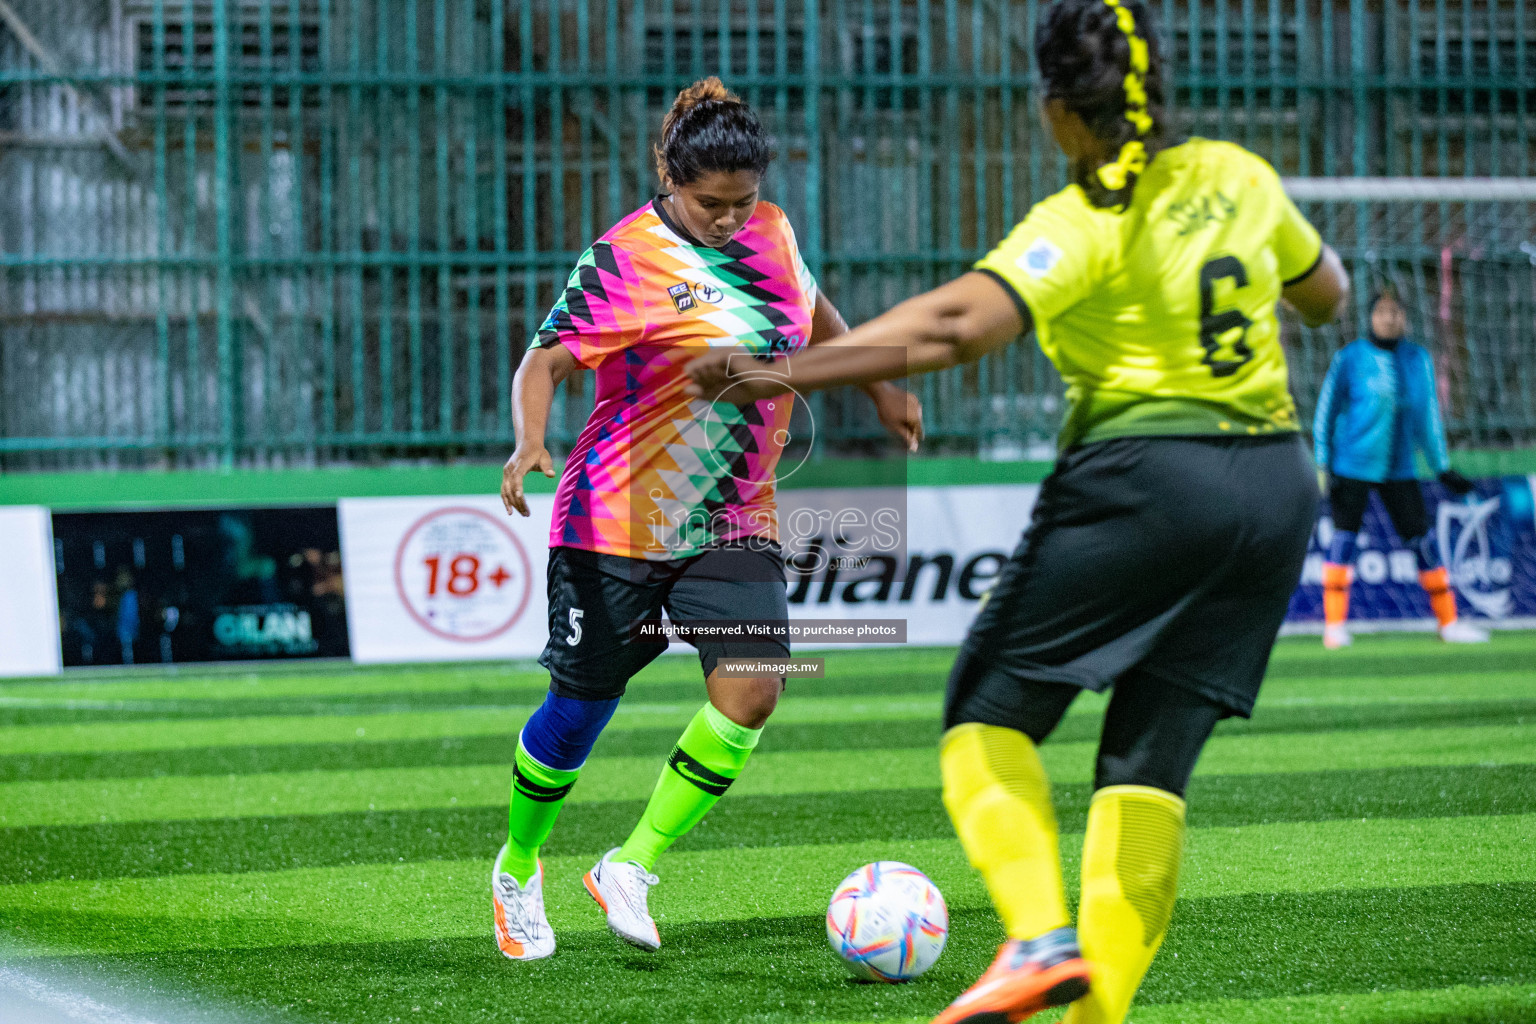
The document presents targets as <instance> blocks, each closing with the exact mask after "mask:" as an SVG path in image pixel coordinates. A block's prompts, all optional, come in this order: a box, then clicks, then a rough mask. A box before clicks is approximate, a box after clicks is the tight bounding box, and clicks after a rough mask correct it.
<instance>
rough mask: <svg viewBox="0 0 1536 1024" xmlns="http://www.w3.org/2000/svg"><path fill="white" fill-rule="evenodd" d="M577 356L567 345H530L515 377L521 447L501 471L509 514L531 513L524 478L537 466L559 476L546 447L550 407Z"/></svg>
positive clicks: (516, 424) (514, 421) (514, 410)
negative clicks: (545, 434) (545, 437)
mask: <svg viewBox="0 0 1536 1024" xmlns="http://www.w3.org/2000/svg"><path fill="white" fill-rule="evenodd" d="M577 365H578V364H577V362H576V357H575V356H574V355H572V354H571V351H570V350H569V349H567V348H566V347H565V346H564V345H551V346H548V347H547V348H530V349H529V350H528V351H527V352H526V353H524V355H523V361H522V363H520V364H519V365H518V367H517V375H516V376H514V377H513V378H512V427H513V429H514V430H515V431H516V435H517V448H516V450H515V451H513V452H512V457H511V458H510V459H508V460H507V464H506V465H505V466H504V467H502V470H501V503H502V504H503V505H505V506H506V508H507V514H508V515H511V514H512V513H513V512H514V511H516V512H518V513H519V514H521V515H523V516H527V515H528V499H527V497H526V496H525V495H524V494H523V477H525V476H527V475H528V473H529V471H530V470H534V469H537V470H539V471H540V472H541V473H543V474H544V475H545V476H547V477H553V476H554V475H555V463H554V459H552V458H551V457H550V454H549V450H548V449H547V448H545V447H544V431H545V428H546V427H547V426H548V425H549V409H550V406H551V404H552V403H553V402H554V399H555V388H556V387H557V386H558V385H559V384H560V382H561V381H563V380H565V378H567V377H569V376H570V375H571V371H572V370H574V369H576V367H577Z"/></svg>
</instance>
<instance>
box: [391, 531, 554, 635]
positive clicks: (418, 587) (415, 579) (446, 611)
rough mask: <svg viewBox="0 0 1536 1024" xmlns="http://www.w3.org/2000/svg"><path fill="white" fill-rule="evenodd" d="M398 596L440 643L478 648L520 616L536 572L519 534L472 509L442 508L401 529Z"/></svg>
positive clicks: (396, 571)
mask: <svg viewBox="0 0 1536 1024" xmlns="http://www.w3.org/2000/svg"><path fill="white" fill-rule="evenodd" d="M395 590H396V592H398V593H399V595H400V602H401V603H402V604H404V605H405V610H406V611H408V612H410V614H411V618H413V619H415V620H416V621H417V622H418V623H420V624H421V626H422V628H423V629H425V630H427V631H428V632H429V633H433V634H435V635H437V636H440V637H442V638H443V639H445V640H457V641H459V642H461V643H478V642H480V641H483V640H489V639H491V638H492V637H497V636H500V635H501V634H502V633H505V632H506V631H507V630H509V629H511V628H512V626H513V625H514V624H516V622H517V620H518V619H520V618H522V615H523V612H524V611H525V610H526V609H527V607H528V599H529V597H530V596H532V593H533V567H532V565H531V564H530V563H529V561H528V552H527V551H526V550H525V549H524V548H523V544H522V542H521V541H519V540H518V539H517V535H516V534H515V533H513V532H512V530H511V529H510V528H508V526H507V524H506V523H503V522H500V521H499V520H497V518H496V517H495V516H493V515H490V514H489V513H486V512H482V511H480V510H479V509H475V508H462V507H458V508H441V509H437V510H436V511H433V512H429V513H428V514H427V515H425V516H422V517H421V518H420V519H418V520H416V522H415V523H414V524H413V525H412V526H411V528H410V529H409V530H407V531H405V536H404V537H402V538H401V540H400V547H399V549H397V550H396V552H395Z"/></svg>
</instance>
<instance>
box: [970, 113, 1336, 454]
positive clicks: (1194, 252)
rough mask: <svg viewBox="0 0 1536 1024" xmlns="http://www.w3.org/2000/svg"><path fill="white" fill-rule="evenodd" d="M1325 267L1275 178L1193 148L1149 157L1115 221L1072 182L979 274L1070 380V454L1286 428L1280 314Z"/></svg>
mask: <svg viewBox="0 0 1536 1024" xmlns="http://www.w3.org/2000/svg"><path fill="white" fill-rule="evenodd" d="M1321 258H1322V239H1321V238H1320V237H1319V235H1318V233H1317V231H1316V229H1314V228H1313V227H1312V225H1311V224H1309V223H1307V220H1306V218H1305V217H1303V216H1302V215H1301V211H1299V210H1297V209H1296V206H1295V204H1294V203H1292V202H1291V200H1290V199H1289V198H1288V197H1287V196H1286V194H1285V192H1284V190H1283V189H1282V188H1281V185H1280V178H1279V175H1277V174H1276V173H1275V170H1274V168H1273V167H1271V166H1270V165H1269V164H1268V163H1266V162H1265V161H1264V160H1263V159H1261V158H1260V157H1257V156H1255V155H1254V154H1252V153H1250V152H1248V151H1247V150H1245V149H1243V148H1242V147H1241V146H1235V145H1232V144H1231V143H1227V142H1217V141H1213V140H1210V139H1190V140H1188V141H1186V142H1184V143H1181V144H1179V145H1177V146H1172V147H1170V148H1168V149H1165V150H1163V151H1162V152H1161V153H1159V154H1157V156H1156V158H1155V159H1154V160H1153V161H1152V163H1151V165H1150V166H1148V168H1147V170H1146V172H1145V173H1144V174H1143V175H1142V176H1141V179H1140V180H1139V181H1138V182H1137V184H1136V188H1135V191H1134V192H1133V193H1132V200H1131V202H1130V204H1129V205H1128V206H1127V207H1126V208H1125V209H1124V210H1123V211H1122V212H1116V211H1115V210H1111V209H1103V208H1099V207H1095V206H1093V205H1092V204H1091V203H1089V201H1088V198H1087V196H1086V195H1085V194H1084V192H1083V190H1082V189H1081V188H1079V187H1078V186H1077V185H1070V186H1068V187H1067V188H1065V189H1063V190H1062V191H1060V192H1058V193H1056V194H1055V195H1053V196H1051V197H1050V198H1048V199H1045V200H1043V201H1042V202H1039V203H1037V204H1035V206H1034V207H1033V208H1032V209H1031V210H1030V211H1029V215H1028V216H1027V217H1025V218H1024V220H1023V222H1022V223H1020V224H1019V226H1018V227H1016V228H1014V230H1013V232H1012V233H1011V234H1009V236H1008V237H1007V238H1005V239H1004V240H1003V241H1002V243H1001V244H999V245H998V246H997V248H996V249H994V250H992V252H991V253H989V254H988V255H987V256H986V258H985V259H983V260H981V261H980V262H978V263H977V264H976V269H977V270H980V271H982V272H984V273H987V274H990V275H992V276H993V277H994V278H996V279H998V280H999V281H1001V282H1002V283H1003V285H1004V286H1006V287H1007V288H1008V289H1009V290H1010V291H1011V292H1012V293H1013V295H1014V298H1015V299H1016V300H1017V301H1018V302H1019V303H1020V305H1021V306H1022V307H1025V308H1027V309H1028V311H1029V315H1030V317H1031V319H1032V320H1033V321H1034V325H1035V335H1036V337H1037V338H1038V339H1039V343H1040V348H1041V350H1042V351H1043V352H1044V353H1045V354H1046V356H1047V357H1049V358H1050V360H1051V362H1053V363H1055V364H1056V368H1057V369H1058V370H1059V371H1061V375H1062V377H1063V378H1064V379H1065V380H1066V382H1067V401H1068V408H1067V414H1066V420H1065V422H1064V423H1063V424H1062V431H1061V447H1062V448H1063V449H1065V448H1068V447H1071V446H1072V445H1075V444H1083V443H1087V442H1090V441H1101V440H1104V439H1106V438H1111V437H1124V436H1128V435H1159V434H1160V435H1168V434H1175V435H1178V434H1265V433H1276V432H1280V431H1294V430H1296V429H1297V420H1296V406H1295V403H1294V402H1293V401H1292V400H1291V395H1290V391H1289V389H1288V387H1287V383H1286V365H1285V353H1284V352H1283V351H1282V349H1281V347H1280V322H1279V320H1278V319H1277V318H1276V316H1275V303H1276V301H1277V300H1278V299H1279V298H1280V290H1281V288H1283V287H1284V286H1285V285H1287V284H1290V283H1292V282H1294V281H1298V280H1300V279H1301V278H1303V277H1305V276H1306V275H1307V274H1309V273H1311V271H1312V269H1313V268H1314V267H1315V266H1317V263H1318V260H1320V259H1321Z"/></svg>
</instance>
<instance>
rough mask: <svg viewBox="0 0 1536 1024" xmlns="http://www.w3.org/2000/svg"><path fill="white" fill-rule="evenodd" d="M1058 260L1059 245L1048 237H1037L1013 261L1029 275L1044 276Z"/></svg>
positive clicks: (1059, 258) (1059, 259)
mask: <svg viewBox="0 0 1536 1024" xmlns="http://www.w3.org/2000/svg"><path fill="white" fill-rule="evenodd" d="M1060 261H1061V249H1060V247H1058V246H1057V245H1056V243H1055V242H1052V241H1051V240H1050V239H1048V238H1037V239H1035V241H1034V242H1033V243H1032V244H1031V245H1030V247H1029V248H1028V249H1025V250H1024V254H1023V255H1022V256H1020V257H1019V258H1018V259H1017V260H1016V261H1015V262H1016V263H1018V265H1019V268H1020V269H1021V270H1023V271H1024V272H1025V273H1026V274H1028V275H1029V276H1030V277H1044V276H1045V275H1046V274H1049V273H1050V272H1051V270H1052V268H1054V267H1055V266H1056V264H1057V263H1059V262H1060Z"/></svg>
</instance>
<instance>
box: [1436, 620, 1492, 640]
mask: <svg viewBox="0 0 1536 1024" xmlns="http://www.w3.org/2000/svg"><path fill="white" fill-rule="evenodd" d="M1440 639H1441V640H1444V641H1445V642H1446V643H1448V644H1485V643H1487V642H1488V631H1487V630H1486V629H1483V628H1482V627H1481V626H1474V625H1472V623H1470V622H1468V621H1467V620H1466V619H1457V620H1455V621H1454V622H1449V623H1447V624H1446V625H1444V626H1441V627H1440Z"/></svg>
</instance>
